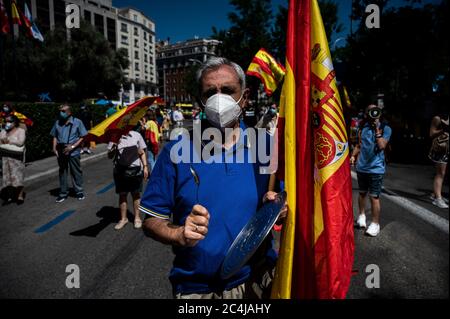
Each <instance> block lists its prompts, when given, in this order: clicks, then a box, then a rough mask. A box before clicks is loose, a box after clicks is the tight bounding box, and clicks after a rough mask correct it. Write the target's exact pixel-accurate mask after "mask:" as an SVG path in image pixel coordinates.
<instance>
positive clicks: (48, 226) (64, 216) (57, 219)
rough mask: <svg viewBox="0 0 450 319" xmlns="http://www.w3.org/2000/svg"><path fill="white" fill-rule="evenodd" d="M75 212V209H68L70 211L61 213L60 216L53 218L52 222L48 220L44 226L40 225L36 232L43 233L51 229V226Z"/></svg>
mask: <svg viewBox="0 0 450 319" xmlns="http://www.w3.org/2000/svg"><path fill="white" fill-rule="evenodd" d="M73 213H75V210H68V211H66V212H64V213H62V214H61V215H59V216H58V217H56V218H55V219H53V220H52V221H51V222H48V223H47V224H45V225H44V226H41V227H39V228H38V229H36V230H35V231H34V232H35V233H36V234H42V233H44V232H46V231H47V230H49V229H50V228H52V227H53V226H55V225H57V224H59V223H60V222H62V221H63V220H64V219H66V218H67V217H69V216H70V215H72V214H73Z"/></svg>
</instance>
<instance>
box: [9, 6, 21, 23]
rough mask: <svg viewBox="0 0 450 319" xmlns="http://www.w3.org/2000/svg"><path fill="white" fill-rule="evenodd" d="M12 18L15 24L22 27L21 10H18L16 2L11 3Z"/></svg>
mask: <svg viewBox="0 0 450 319" xmlns="http://www.w3.org/2000/svg"><path fill="white" fill-rule="evenodd" d="M11 13H12V15H11V17H12V22H13V24H17V25H22V21H21V20H20V15H19V10H17V4H16V1H15V0H13V1H12V2H11Z"/></svg>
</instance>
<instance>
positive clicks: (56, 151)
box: [53, 147, 59, 157]
mask: <svg viewBox="0 0 450 319" xmlns="http://www.w3.org/2000/svg"><path fill="white" fill-rule="evenodd" d="M53 154H55V155H56V157H59V154H58V150H57V149H56V147H53Z"/></svg>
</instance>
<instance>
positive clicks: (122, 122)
mask: <svg viewBox="0 0 450 319" xmlns="http://www.w3.org/2000/svg"><path fill="white" fill-rule="evenodd" d="M155 100H156V97H153V96H146V97H144V98H142V99H140V100H139V101H137V102H135V103H133V104H131V105H129V106H127V107H125V108H123V109H120V110H119V111H117V112H116V113H114V114H113V115H111V116H110V117H108V118H107V119H105V120H104V121H103V122H101V123H100V124H98V125H97V126H95V127H93V128H92V129H91V130H90V131H89V132H88V135H87V136H86V138H85V140H86V141H88V142H91V141H94V142H97V143H107V142H110V141H116V139H117V140H118V139H119V138H120V136H121V135H122V134H126V133H128V132H129V131H130V130H132V129H133V128H134V127H135V126H136V125H137V124H138V123H139V121H140V120H141V119H142V118H143V117H144V115H145V113H146V112H147V109H148V107H149V106H150V105H152V104H153V102H155Z"/></svg>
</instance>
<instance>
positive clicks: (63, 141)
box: [50, 105, 88, 203]
mask: <svg viewBox="0 0 450 319" xmlns="http://www.w3.org/2000/svg"><path fill="white" fill-rule="evenodd" d="M87 134H88V132H87V131H86V128H85V127H84V125H83V122H82V121H81V120H79V119H77V118H75V117H73V116H72V110H71V109H70V106H68V105H61V106H60V108H59V119H58V120H57V121H56V122H55V124H54V125H53V128H52V130H51V132H50V135H51V136H53V142H52V149H53V153H54V154H55V155H56V157H57V159H58V165H59V184H60V191H59V196H58V197H57V198H56V202H57V203H61V202H63V201H65V200H66V199H67V197H68V195H69V188H68V183H67V177H68V173H69V169H70V174H71V176H72V181H73V187H74V189H75V193H76V198H77V199H78V200H83V199H84V198H85V195H84V191H83V172H82V170H81V163H80V154H81V144H82V143H83V138H84V136H86V135H87Z"/></svg>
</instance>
